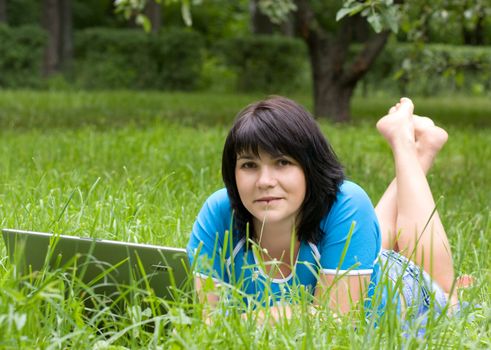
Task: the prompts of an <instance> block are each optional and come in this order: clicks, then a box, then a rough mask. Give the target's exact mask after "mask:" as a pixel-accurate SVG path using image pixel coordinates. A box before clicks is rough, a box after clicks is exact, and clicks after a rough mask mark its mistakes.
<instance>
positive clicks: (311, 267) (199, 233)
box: [187, 181, 381, 300]
mask: <svg viewBox="0 0 491 350" xmlns="http://www.w3.org/2000/svg"><path fill="white" fill-rule="evenodd" d="M232 220H233V217H232V209H231V205H230V199H229V197H228V195H227V191H226V189H221V190H219V191H217V192H215V193H214V194H212V195H211V196H210V197H209V198H208V199H207V201H206V202H205V204H204V205H203V208H202V209H201V211H200V213H199V215H198V218H197V220H196V222H195V223H194V226H193V231H192V233H191V237H190V240H189V243H188V245H187V251H188V255H189V258H190V260H191V262H193V263H194V268H195V272H196V273H197V274H199V275H203V276H207V277H208V276H210V277H212V278H213V279H214V280H215V281H216V282H219V283H231V284H233V285H235V286H236V287H237V286H238V287H239V288H240V289H241V290H242V291H243V292H244V293H245V294H246V295H249V296H253V297H254V298H257V300H263V299H262V298H265V297H266V298H269V297H273V298H275V297H278V296H285V292H286V293H287V292H288V291H289V290H292V289H294V288H295V287H296V286H303V288H305V289H307V290H309V291H310V292H311V293H313V292H314V289H315V286H316V284H317V279H318V278H317V276H318V275H319V274H340V275H342V274H348V275H371V280H372V282H374V283H372V286H373V285H374V284H376V281H377V279H378V265H377V264H376V260H377V257H378V255H379V253H380V249H381V234H380V228H379V224H378V220H377V217H376V215H375V211H374V209H373V205H372V203H371V201H370V199H369V197H368V196H367V194H366V193H365V191H364V190H363V189H362V188H361V187H360V186H358V185H356V184H355V183H353V182H350V181H344V182H343V184H342V185H341V186H340V188H339V191H338V194H337V197H336V200H335V202H334V203H333V205H332V207H331V210H330V211H329V213H328V214H327V215H326V216H325V217H324V218H323V219H322V221H321V223H320V227H321V229H322V232H323V233H324V234H323V237H322V239H321V240H320V242H318V243H317V244H313V243H312V242H301V244H300V249H299V252H298V256H297V260H296V263H295V266H294V268H293V271H292V272H291V274H290V275H289V276H285V277H284V278H270V277H269V276H267V275H266V272H265V270H264V269H263V268H261V263H259V262H258V261H257V258H256V254H254V253H253V249H246V241H245V237H244V234H239V233H237V232H234V230H233V223H232ZM195 258H196V260H195ZM371 290H373V288H369V295H368V296H369V297H370V293H371Z"/></svg>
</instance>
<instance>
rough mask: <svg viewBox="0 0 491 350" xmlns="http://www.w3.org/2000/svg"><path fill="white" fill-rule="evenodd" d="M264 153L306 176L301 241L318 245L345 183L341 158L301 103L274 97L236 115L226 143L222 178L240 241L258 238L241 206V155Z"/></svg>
mask: <svg viewBox="0 0 491 350" xmlns="http://www.w3.org/2000/svg"><path fill="white" fill-rule="evenodd" d="M259 150H262V151H264V152H266V153H269V154H270V155H272V156H275V157H277V156H280V155H285V156H289V157H292V158H293V159H295V160H296V161H297V162H298V163H299V164H300V166H301V167H302V169H303V171H304V173H305V179H306V185H307V191H306V194H305V199H304V201H303V203H302V205H301V208H300V213H301V214H300V218H299V219H300V220H299V222H298V224H297V227H296V232H297V236H298V239H299V240H300V241H304V240H305V241H310V242H314V243H317V242H318V241H319V240H320V238H321V237H322V234H323V232H322V231H321V229H320V222H321V220H322V218H323V217H324V216H325V215H326V214H327V213H328V212H329V210H330V209H331V206H332V204H333V202H334V201H335V199H336V194H337V191H338V189H339V186H340V185H341V183H342V181H343V180H344V173H343V168H342V166H341V164H340V163H339V161H338V159H337V157H336V154H335V153H334V151H333V149H332V147H331V146H330V144H329V143H328V141H327V139H326V138H325V136H324V135H323V134H322V132H321V131H320V129H319V126H318V125H317V123H316V121H315V120H314V118H313V117H312V116H311V115H310V114H309V112H307V111H306V110H305V109H304V108H303V107H302V106H300V105H299V104H297V103H296V102H294V101H292V100H290V99H287V98H285V97H280V96H272V97H269V98H267V99H265V100H262V101H259V102H256V103H253V104H251V105H249V106H247V107H246V108H244V109H243V110H242V111H241V112H239V114H238V115H237V118H236V121H235V123H234V125H233V126H232V128H231V129H230V132H229V133H228V136H227V138H226V140H225V145H224V148H223V156H222V177H223V182H224V183H225V186H226V188H227V193H228V196H229V198H230V201H231V205H232V209H233V210H234V214H235V215H234V226H235V229H236V230H237V231H238V234H239V235H240V236H245V235H246V227H247V223H250V224H249V236H250V237H252V238H254V237H255V235H254V229H253V225H252V215H251V214H250V213H249V212H248V211H247V209H246V208H245V207H244V205H243V204H242V202H241V200H240V197H239V192H238V189H237V183H236V179H235V166H236V161H237V155H239V154H241V153H244V152H253V153H254V154H255V155H259Z"/></svg>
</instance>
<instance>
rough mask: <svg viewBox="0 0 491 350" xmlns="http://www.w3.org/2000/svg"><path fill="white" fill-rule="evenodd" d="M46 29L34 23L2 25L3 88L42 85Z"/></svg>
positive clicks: (0, 84) (0, 70)
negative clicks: (16, 25) (14, 26)
mask: <svg viewBox="0 0 491 350" xmlns="http://www.w3.org/2000/svg"><path fill="white" fill-rule="evenodd" d="M46 39H47V38H46V34H45V32H44V31H43V30H42V29H41V28H39V27H35V26H21V27H16V28H13V27H8V26H6V25H2V24H0V43H2V44H1V45H0V87H9V88H15V87H20V86H22V87H39V86H41V85H42V81H41V63H42V59H43V52H44V45H45V43H46Z"/></svg>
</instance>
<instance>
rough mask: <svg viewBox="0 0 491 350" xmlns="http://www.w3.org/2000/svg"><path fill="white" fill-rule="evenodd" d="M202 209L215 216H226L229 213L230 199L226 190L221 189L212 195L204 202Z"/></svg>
mask: <svg viewBox="0 0 491 350" xmlns="http://www.w3.org/2000/svg"><path fill="white" fill-rule="evenodd" d="M203 209H206V210H207V211H208V212H213V213H216V214H227V215H229V214H230V212H231V210H232V209H231V205H230V198H229V196H228V193H227V189H226V188H221V189H219V190H217V191H215V192H214V193H212V194H211V195H210V196H209V197H208V198H207V199H206V201H205V204H204V205H203Z"/></svg>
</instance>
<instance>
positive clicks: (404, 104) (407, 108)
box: [398, 97, 414, 116]
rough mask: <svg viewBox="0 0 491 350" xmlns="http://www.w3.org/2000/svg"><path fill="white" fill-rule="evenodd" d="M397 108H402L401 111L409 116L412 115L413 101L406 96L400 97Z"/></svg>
mask: <svg viewBox="0 0 491 350" xmlns="http://www.w3.org/2000/svg"><path fill="white" fill-rule="evenodd" d="M398 110H402V111H403V112H405V113H407V114H408V115H409V116H412V115H413V112H414V104H413V101H411V100H410V99H409V98H407V97H403V98H401V102H400V103H399V109H398Z"/></svg>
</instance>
